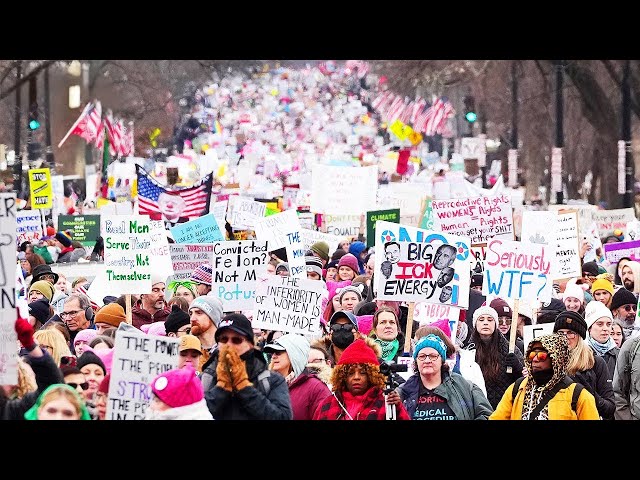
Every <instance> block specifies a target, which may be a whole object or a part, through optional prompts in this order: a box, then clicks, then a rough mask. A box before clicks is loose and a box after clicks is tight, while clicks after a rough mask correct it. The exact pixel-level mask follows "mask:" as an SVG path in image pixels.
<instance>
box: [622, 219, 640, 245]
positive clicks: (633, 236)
mask: <svg viewBox="0 0 640 480" xmlns="http://www.w3.org/2000/svg"><path fill="white" fill-rule="evenodd" d="M625 233H626V235H627V236H628V237H629V238H628V239H629V240H640V222H639V221H638V220H633V221H631V222H627V229H626V230H625Z"/></svg>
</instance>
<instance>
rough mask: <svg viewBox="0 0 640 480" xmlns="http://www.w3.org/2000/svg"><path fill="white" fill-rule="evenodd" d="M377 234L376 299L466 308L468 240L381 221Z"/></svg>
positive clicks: (468, 272)
mask: <svg viewBox="0 0 640 480" xmlns="http://www.w3.org/2000/svg"><path fill="white" fill-rule="evenodd" d="M376 231H377V233H376V244H375V249H376V256H375V275H374V278H375V280H376V291H377V293H378V295H377V298H378V299H380V300H396V301H402V300H404V301H407V302H428V303H442V304H446V305H455V306H458V307H461V308H467V307H468V305H469V283H470V261H471V260H470V254H469V253H470V250H469V248H470V239H469V238H465V237H459V236H457V235H451V234H446V233H441V232H433V231H429V230H422V229H420V228H416V227H410V226H407V225H401V224H396V223H391V222H383V221H379V222H378V225H377V226H376Z"/></svg>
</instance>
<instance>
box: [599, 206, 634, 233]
mask: <svg viewBox="0 0 640 480" xmlns="http://www.w3.org/2000/svg"><path fill="white" fill-rule="evenodd" d="M591 218H592V220H593V221H594V222H596V225H597V226H598V232H599V233H600V237H601V238H604V237H607V236H609V235H613V231H614V230H616V229H620V230H622V232H623V233H626V228H627V223H628V222H632V221H633V220H635V219H636V215H635V212H634V210H633V208H618V209H616V210H594V211H592V212H591Z"/></svg>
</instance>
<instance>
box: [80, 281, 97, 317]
mask: <svg viewBox="0 0 640 480" xmlns="http://www.w3.org/2000/svg"><path fill="white" fill-rule="evenodd" d="M76 290H77V291H78V292H80V293H82V294H83V295H86V296H87V298H88V299H89V303H91V308H92V309H93V312H94V313H95V312H97V311H98V310H99V309H100V305H98V304H97V303H96V302H95V301H94V300H93V299H92V298H91V297H90V296H89V292H87V289H86V288H84V287H83V286H82V285H78V287H77V288H76Z"/></svg>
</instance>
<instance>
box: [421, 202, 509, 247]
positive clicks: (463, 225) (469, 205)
mask: <svg viewBox="0 0 640 480" xmlns="http://www.w3.org/2000/svg"><path fill="white" fill-rule="evenodd" d="M431 208H432V209H433V219H434V225H435V226H436V230H440V231H442V232H446V233H453V234H455V235H461V236H464V237H469V238H471V243H472V244H474V245H475V244H478V243H486V242H487V240H489V239H492V238H502V239H505V240H513V210H512V208H511V197H510V196H508V195H505V194H498V195H494V196H482V197H475V198H458V199H451V200H433V201H432V202H431Z"/></svg>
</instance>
